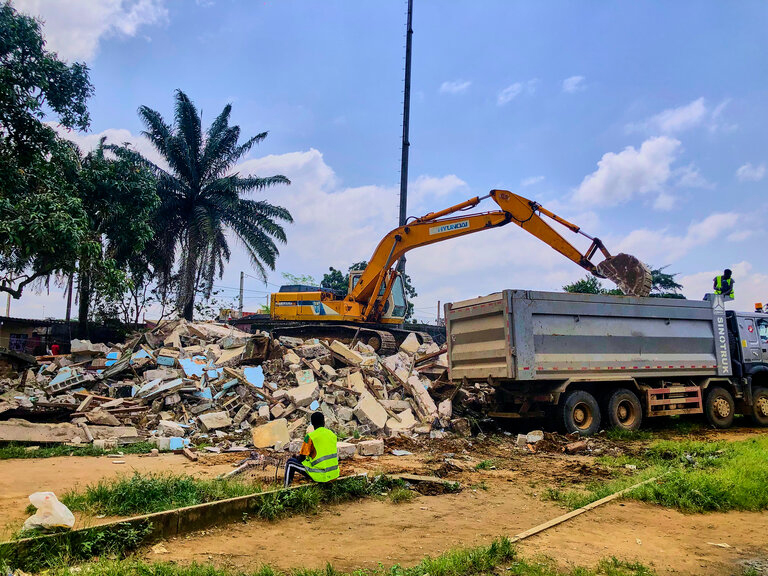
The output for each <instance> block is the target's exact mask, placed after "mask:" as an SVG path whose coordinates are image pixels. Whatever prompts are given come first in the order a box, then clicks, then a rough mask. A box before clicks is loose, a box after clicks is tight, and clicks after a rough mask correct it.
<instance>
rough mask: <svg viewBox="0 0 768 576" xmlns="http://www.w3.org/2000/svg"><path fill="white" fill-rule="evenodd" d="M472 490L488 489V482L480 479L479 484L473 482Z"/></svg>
mask: <svg viewBox="0 0 768 576" xmlns="http://www.w3.org/2000/svg"><path fill="white" fill-rule="evenodd" d="M469 489H470V490H488V484H486V483H485V480H480V482H478V483H477V484H472V485H471V486H470V487H469Z"/></svg>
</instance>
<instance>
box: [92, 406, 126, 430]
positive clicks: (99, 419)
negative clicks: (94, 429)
mask: <svg viewBox="0 0 768 576" xmlns="http://www.w3.org/2000/svg"><path fill="white" fill-rule="evenodd" d="M85 417H86V418H87V419H88V422H90V423H91V424H96V425H99V426H120V420H118V419H117V418H115V417H114V416H113V415H112V414H110V413H109V412H106V411H104V410H101V409H96V410H93V411H91V412H86V414H85Z"/></svg>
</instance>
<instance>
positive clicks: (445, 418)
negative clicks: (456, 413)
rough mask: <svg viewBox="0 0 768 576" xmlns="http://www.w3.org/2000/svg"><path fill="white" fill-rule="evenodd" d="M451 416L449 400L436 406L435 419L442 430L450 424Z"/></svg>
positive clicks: (451, 405) (451, 410)
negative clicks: (438, 420) (436, 418)
mask: <svg viewBox="0 0 768 576" xmlns="http://www.w3.org/2000/svg"><path fill="white" fill-rule="evenodd" d="M451 416H453V403H452V402H451V399H450V398H446V399H445V400H443V401H442V402H440V404H439V405H438V406H437V417H438V418H439V419H440V425H441V426H442V427H443V428H447V427H448V425H449V424H450V423H451Z"/></svg>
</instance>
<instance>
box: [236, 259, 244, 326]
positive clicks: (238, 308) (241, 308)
mask: <svg viewBox="0 0 768 576" xmlns="http://www.w3.org/2000/svg"><path fill="white" fill-rule="evenodd" d="M244 277H245V272H243V271H242V270H241V271H240V302H239V303H238V305H237V310H238V311H239V312H240V318H242V317H243V278H244Z"/></svg>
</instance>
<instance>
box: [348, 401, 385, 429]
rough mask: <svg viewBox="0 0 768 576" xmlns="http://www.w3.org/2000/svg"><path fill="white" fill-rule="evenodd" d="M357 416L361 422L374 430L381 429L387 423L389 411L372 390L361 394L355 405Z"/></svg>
mask: <svg viewBox="0 0 768 576" xmlns="http://www.w3.org/2000/svg"><path fill="white" fill-rule="evenodd" d="M355 417H356V418H357V419H358V420H359V421H360V423H361V424H367V425H368V426H370V427H371V430H373V431H374V432H377V431H379V430H381V429H382V428H384V426H386V424H387V411H386V410H384V406H382V405H381V404H379V402H378V400H376V398H374V397H373V396H372V395H371V394H370V392H365V393H364V394H362V395H361V396H360V400H358V402H357V406H355Z"/></svg>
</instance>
